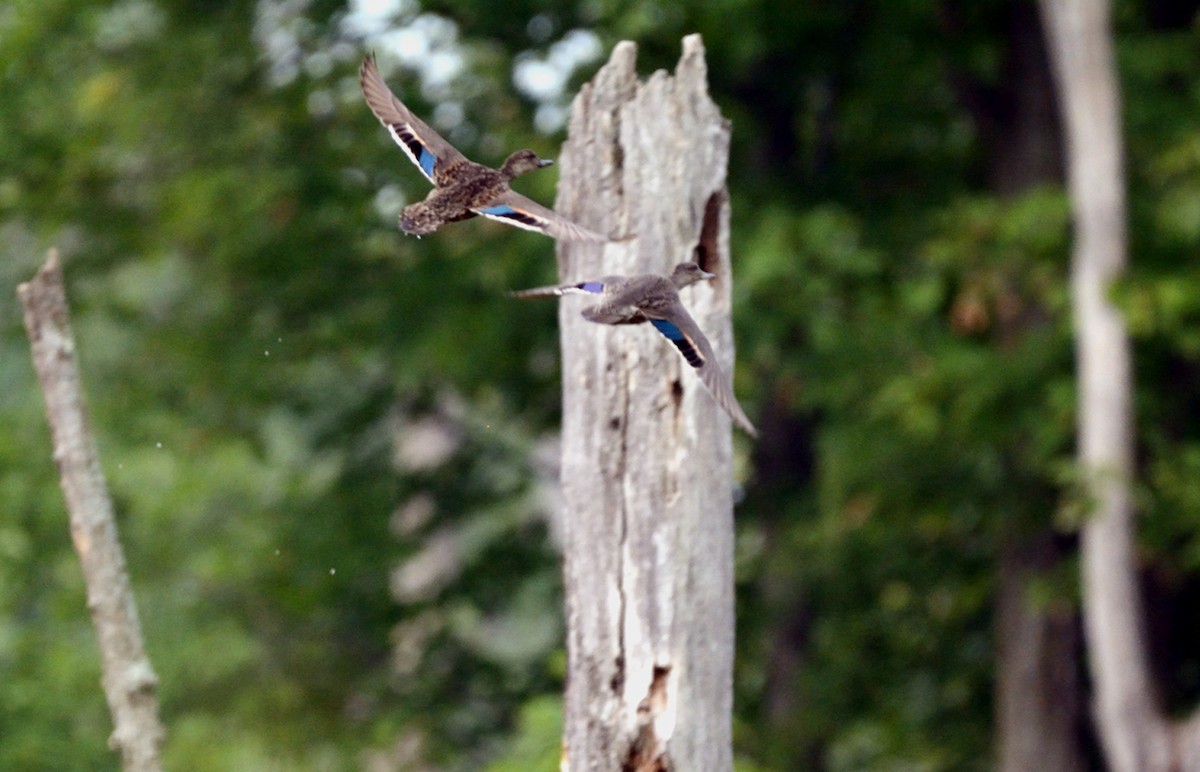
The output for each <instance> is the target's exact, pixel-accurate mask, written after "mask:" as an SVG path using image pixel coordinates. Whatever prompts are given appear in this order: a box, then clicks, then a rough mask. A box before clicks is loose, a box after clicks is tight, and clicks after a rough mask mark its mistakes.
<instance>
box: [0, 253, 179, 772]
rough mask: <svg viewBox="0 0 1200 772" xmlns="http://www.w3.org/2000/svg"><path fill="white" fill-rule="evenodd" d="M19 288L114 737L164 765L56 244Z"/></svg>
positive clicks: (132, 763)
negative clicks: (90, 425) (78, 562)
mask: <svg viewBox="0 0 1200 772" xmlns="http://www.w3.org/2000/svg"><path fill="white" fill-rule="evenodd" d="M17 295H18V296H19V297H20V299H21V304H22V306H24V309H25V329H26V330H27V332H28V334H29V341H30V344H31V346H32V348H33V364H34V367H35V369H36V370H37V374H38V380H39V381H40V383H41V387H42V394H43V396H44V398H45V401H46V418H47V420H48V421H49V423H50V434H51V438H52V441H53V444H54V461H55V463H56V464H57V465H58V472H59V476H60V478H61V482H62V489H63V494H64V495H65V496H66V500H67V511H68V514H69V517H70V522H71V538H72V540H73V541H74V543H75V551H76V552H77V553H78V554H79V560H80V562H81V563H82V565H83V576H84V581H85V582H86V584H87V603H88V610H89V611H90V612H91V614H92V624H93V625H94V626H95V628H96V638H97V641H98V642H99V645H100V656H101V664H102V668H103V673H104V675H103V679H102V681H103V685H104V695H105V697H106V698H107V699H108V709H109V711H110V712H111V713H112V718H113V726H114V729H113V733H112V736H111V737H110V738H109V745H110V746H112V747H113V748H114V749H119V750H120V752H121V758H122V762H123V766H124V768H125V769H126V770H131V771H134V772H143V771H145V772H149V771H150V770H159V769H161V768H162V762H161V759H160V757H159V753H160V748H161V746H162V741H163V737H164V733H163V727H162V724H161V723H160V722H159V718H158V697H157V694H156V690H157V687H158V679H157V677H156V676H155V675H154V670H153V668H151V666H150V660H149V659H148V658H147V657H146V652H145V648H144V646H143V645H142V633H141V628H140V626H139V624H138V618H137V608H136V607H135V605H134V601H133V593H132V591H131V590H130V587H129V575H128V574H127V572H126V570H125V556H124V555H123V554H122V552H121V544H120V542H119V541H118V539H117V527H116V523H115V521H114V520H113V507H112V500H111V499H110V498H109V495H108V489H107V485H106V483H105V481H104V472H103V471H102V470H101V468H100V460H99V457H98V455H97V452H96V443H95V440H94V438H93V437H92V434H91V430H90V428H89V427H88V417H87V408H86V406H85V405H84V400H83V389H82V386H81V384H80V378H79V368H78V365H77V364H76V362H75V339H74V335H73V334H72V332H71V319H70V313H69V311H68V309H67V298H66V292H65V290H64V289H63V275H62V266H61V264H60V263H59V260H58V253H57V252H56V251H55V250H51V251H50V255H49V257H48V258H47V260H46V263H45V265H43V266H42V268H41V269H40V270H39V271H38V272H37V275H36V276H35V277H34V278H33V280H32V281H30V282H28V283H26V284H22V285H21V286H19V287H18V288H17Z"/></svg>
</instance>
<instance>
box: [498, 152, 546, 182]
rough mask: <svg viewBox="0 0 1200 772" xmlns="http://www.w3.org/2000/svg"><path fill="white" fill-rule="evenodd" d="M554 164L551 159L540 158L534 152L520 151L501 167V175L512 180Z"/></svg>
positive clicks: (506, 160)
mask: <svg viewBox="0 0 1200 772" xmlns="http://www.w3.org/2000/svg"><path fill="white" fill-rule="evenodd" d="M552 163H554V162H553V161H551V160H550V159H549V158H538V154H537V153H535V152H533V151H532V150H518V151H517V152H515V153H513V154H512V155H510V156H509V157H508V158H507V159H505V161H504V165H503V166H501V167H500V173H501V174H503V175H504V176H505V177H507V178H508V179H510V180H511V179H512V178H513V177H517V176H519V175H522V174H524V173H525V172H531V171H533V170H534V169H541V168H542V167H543V166H549V165H550V164H552Z"/></svg>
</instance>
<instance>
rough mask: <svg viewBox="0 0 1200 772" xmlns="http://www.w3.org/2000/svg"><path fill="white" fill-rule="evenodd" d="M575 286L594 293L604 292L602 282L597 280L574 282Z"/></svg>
mask: <svg viewBox="0 0 1200 772" xmlns="http://www.w3.org/2000/svg"><path fill="white" fill-rule="evenodd" d="M575 286H576V287H578V288H579V289H581V290H583V291H584V292H591V293H593V294H596V295H599V294H600V293H601V292H604V284H603V283H601V282H598V281H585V282H584V283H582V284H576V285H575Z"/></svg>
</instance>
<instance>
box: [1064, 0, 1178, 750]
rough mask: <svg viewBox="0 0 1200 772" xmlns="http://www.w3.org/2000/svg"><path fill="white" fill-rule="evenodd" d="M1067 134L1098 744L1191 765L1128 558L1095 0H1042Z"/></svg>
mask: <svg viewBox="0 0 1200 772" xmlns="http://www.w3.org/2000/svg"><path fill="white" fill-rule="evenodd" d="M1041 8H1042V14H1043V17H1044V19H1045V26H1046V30H1047V34H1048V36H1049V41H1050V50H1051V59H1052V61H1053V64H1054V71H1055V75H1056V77H1057V80H1058V88H1059V95H1060V99H1059V101H1060V104H1061V106H1062V111H1063V119H1064V120H1063V124H1064V129H1065V132H1066V138H1067V142H1066V144H1067V180H1068V186H1069V190H1070V195H1071V204H1072V212H1073V221H1074V226H1075V228H1074V232H1075V246H1074V254H1073V257H1072V263H1071V290H1072V297H1071V302H1072V309H1073V313H1074V318H1075V356H1076V366H1077V369H1078V375H1077V380H1078V384H1079V397H1078V403H1079V407H1078V418H1077V421H1078V432H1079V441H1078V442H1079V446H1078V456H1079V465H1080V469H1081V472H1082V474H1083V476H1084V481H1085V484H1086V486H1087V491H1088V493H1089V495H1090V497H1091V500H1092V503H1093V508H1092V511H1091V515H1090V517H1089V518H1088V520H1087V522H1086V523H1085V525H1084V527H1083V535H1082V536H1083V538H1082V566H1081V568H1082V574H1083V576H1082V583H1083V615H1084V629H1085V634H1086V636H1087V647H1088V661H1089V666H1090V669H1091V675H1092V682H1093V684H1094V688H1095V692H1096V705H1095V715H1096V724H1097V727H1098V730H1099V734H1100V739H1101V745H1102V746H1103V748H1104V754H1105V758H1106V760H1107V762H1108V766H1109V768H1110V769H1112V770H1114V771H1115V772H1134V771H1135V770H1137V771H1138V772H1142V771H1147V770H1149V771H1153V770H1200V732H1198V728H1200V727H1198V725H1197V719H1196V717H1195V716H1193V717H1192V718H1191V719H1190V720H1188V721H1185V722H1178V723H1177V722H1172V721H1171V720H1169V719H1168V718H1167V716H1166V715H1165V713H1164V711H1163V709H1162V706H1161V705H1160V704H1159V702H1158V700H1157V698H1156V696H1155V692H1154V687H1153V684H1152V677H1151V673H1150V668H1149V662H1148V655H1147V652H1146V642H1145V641H1144V640H1143V638H1142V635H1141V630H1142V629H1143V627H1144V611H1143V608H1142V603H1141V598H1140V596H1139V594H1138V584H1137V570H1136V562H1135V555H1134V541H1135V538H1134V537H1135V530H1134V529H1135V522H1134V514H1133V503H1132V496H1131V490H1130V488H1131V484H1132V479H1133V409H1132V404H1133V402H1132V393H1133V375H1132V355H1131V352H1130V343H1129V336H1128V333H1127V332H1126V330H1125V323H1124V320H1123V319H1122V318H1121V315H1120V313H1119V311H1118V310H1117V308H1116V307H1115V306H1114V305H1113V304H1112V302H1111V301H1110V300H1109V299H1108V293H1109V291H1110V288H1111V285H1112V283H1113V281H1114V280H1115V279H1116V278H1117V277H1119V276H1120V275H1121V274H1122V273H1123V272H1124V270H1125V263H1126V250H1127V246H1126V244H1127V239H1126V214H1127V213H1126V204H1125V182H1124V157H1123V146H1122V140H1121V116H1120V97H1119V93H1118V88H1117V71H1116V59H1115V56H1114V53H1113V42H1112V35H1111V31H1110V30H1111V16H1112V9H1111V5H1110V3H1109V2H1108V1H1107V0H1042V2H1041Z"/></svg>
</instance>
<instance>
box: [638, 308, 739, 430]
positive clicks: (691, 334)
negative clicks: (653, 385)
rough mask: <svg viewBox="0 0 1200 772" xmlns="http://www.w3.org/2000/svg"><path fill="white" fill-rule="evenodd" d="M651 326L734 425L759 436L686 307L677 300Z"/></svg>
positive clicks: (654, 319)
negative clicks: (665, 340) (692, 368)
mask: <svg viewBox="0 0 1200 772" xmlns="http://www.w3.org/2000/svg"><path fill="white" fill-rule="evenodd" d="M650 324H652V325H654V328H655V329H656V330H658V331H659V332H661V333H662V334H663V336H664V337H666V339H667V340H669V341H671V343H673V344H675V348H677V349H679V353H680V354H683V358H684V359H686V360H687V363H688V364H689V365H691V366H692V367H694V368H695V369H696V374H697V375H699V376H700V380H701V381H703V382H704V385H705V386H706V387H707V388H708V391H709V393H710V394H712V395H713V398H714V399H715V400H716V401H717V404H718V405H720V406H721V407H722V408H723V409H724V410H725V412H726V413H728V414H729V417H730V418H732V419H733V421H734V423H736V424H737V425H738V426H740V427H742V429H743V430H744V431H745V432H746V433H747V434H749V435H750V436H751V437H757V436H758V430H756V429H755V428H754V424H752V423H751V422H750V419H749V418H747V417H746V413H745V412H744V411H743V410H742V406H741V405H739V404H738V401H737V397H735V396H734V395H733V386H732V385H731V384H730V382H729V379H728V378H726V377H725V371H724V370H722V369H721V365H720V364H719V363H718V362H717V358H716V356H715V355H714V354H713V349H712V345H711V344H709V342H708V338H707V337H705V335H704V333H703V332H702V331H701V330H700V326H699V325H698V324H696V320H695V319H693V318H692V315H691V314H689V313H688V310H687V309H686V308H684V307H683V303H680V302H678V301H676V302H675V303H673V304H672V305H670V306H668V307H667V308H665V309H662V311H661V313H656V318H652V319H651V320H650Z"/></svg>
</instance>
